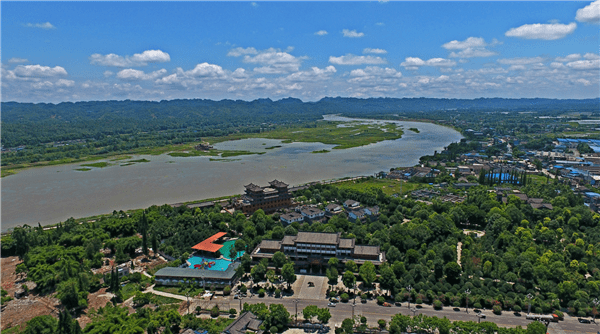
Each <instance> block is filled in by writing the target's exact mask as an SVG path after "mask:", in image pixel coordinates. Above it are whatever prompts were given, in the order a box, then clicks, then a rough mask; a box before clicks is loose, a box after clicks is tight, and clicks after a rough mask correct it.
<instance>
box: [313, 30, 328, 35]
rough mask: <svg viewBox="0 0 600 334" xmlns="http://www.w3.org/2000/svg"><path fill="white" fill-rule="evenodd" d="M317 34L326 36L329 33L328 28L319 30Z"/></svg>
mask: <svg viewBox="0 0 600 334" xmlns="http://www.w3.org/2000/svg"><path fill="white" fill-rule="evenodd" d="M315 35H318V36H325V35H327V30H319V31H317V32H316V33H315Z"/></svg>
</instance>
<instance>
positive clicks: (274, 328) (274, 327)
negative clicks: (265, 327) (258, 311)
mask: <svg viewBox="0 0 600 334" xmlns="http://www.w3.org/2000/svg"><path fill="white" fill-rule="evenodd" d="M278 331H279V330H278V329H277V326H271V328H270V329H269V332H271V333H272V334H275V333H277V332H278Z"/></svg>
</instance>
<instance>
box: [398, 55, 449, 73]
mask: <svg viewBox="0 0 600 334" xmlns="http://www.w3.org/2000/svg"><path fill="white" fill-rule="evenodd" d="M455 65H456V62H455V61H453V60H449V59H444V58H431V59H429V60H423V59H421V58H417V57H407V58H405V59H404V61H403V62H402V63H401V64H400V66H404V67H405V68H406V69H409V70H416V69H418V68H419V67H421V66H434V67H452V66H455Z"/></svg>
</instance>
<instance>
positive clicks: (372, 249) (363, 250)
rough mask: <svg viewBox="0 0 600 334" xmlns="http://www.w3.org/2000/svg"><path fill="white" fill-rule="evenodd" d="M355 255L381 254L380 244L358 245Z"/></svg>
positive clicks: (355, 248)
mask: <svg viewBox="0 0 600 334" xmlns="http://www.w3.org/2000/svg"><path fill="white" fill-rule="evenodd" d="M354 254H355V255H379V246H366V245H356V246H354Z"/></svg>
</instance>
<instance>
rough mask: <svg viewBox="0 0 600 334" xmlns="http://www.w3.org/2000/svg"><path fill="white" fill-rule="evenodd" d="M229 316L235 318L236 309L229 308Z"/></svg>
mask: <svg viewBox="0 0 600 334" xmlns="http://www.w3.org/2000/svg"><path fill="white" fill-rule="evenodd" d="M229 314H230V315H231V316H234V317H235V315H236V314H237V310H236V309H234V308H230V309H229Z"/></svg>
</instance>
